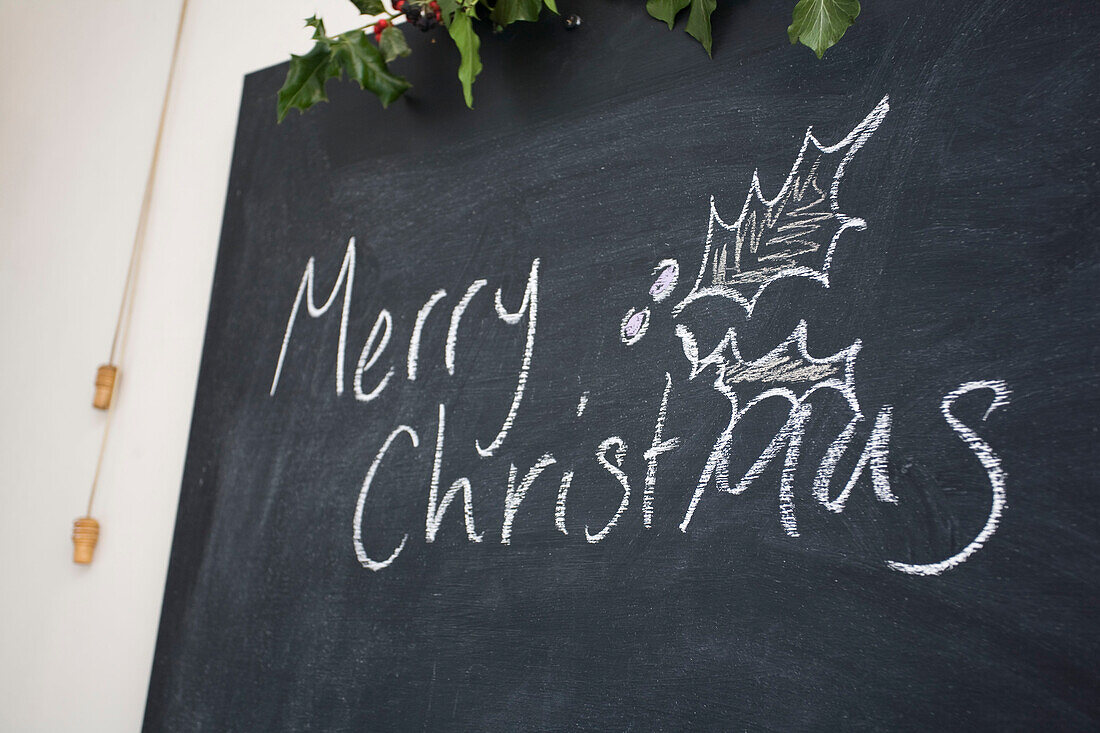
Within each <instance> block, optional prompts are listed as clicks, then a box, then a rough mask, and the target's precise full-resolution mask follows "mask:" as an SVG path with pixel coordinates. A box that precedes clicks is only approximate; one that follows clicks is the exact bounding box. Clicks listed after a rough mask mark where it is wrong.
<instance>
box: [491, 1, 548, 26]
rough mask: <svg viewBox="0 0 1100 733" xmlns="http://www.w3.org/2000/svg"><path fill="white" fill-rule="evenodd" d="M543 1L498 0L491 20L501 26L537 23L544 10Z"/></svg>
mask: <svg viewBox="0 0 1100 733" xmlns="http://www.w3.org/2000/svg"><path fill="white" fill-rule="evenodd" d="M542 1H543V0H497V4H496V5H494V6H493V12H492V13H491V14H490V15H489V19H490V20H492V21H493V22H494V23H496V24H497V25H499V26H506V25H509V24H511V23H515V22H516V21H517V20H526V21H528V22H533V21H536V20H538V19H539V12H540V11H541V10H542ZM551 1H552V0H551Z"/></svg>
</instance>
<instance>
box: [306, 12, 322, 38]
mask: <svg viewBox="0 0 1100 733" xmlns="http://www.w3.org/2000/svg"><path fill="white" fill-rule="evenodd" d="M306 28H312V29H313V40H315V41H320V40H321V39H323V38H324V37H325V21H323V20H321V19H320V18H318V17H317V16H316V15H312V16H310V17H308V18H306Z"/></svg>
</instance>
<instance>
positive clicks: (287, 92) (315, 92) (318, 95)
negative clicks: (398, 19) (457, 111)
mask: <svg viewBox="0 0 1100 733" xmlns="http://www.w3.org/2000/svg"><path fill="white" fill-rule="evenodd" d="M306 26H307V27H310V28H313V39H314V41H316V42H315V43H314V44H313V48H312V49H310V51H309V53H307V54H305V55H303V56H297V55H291V57H290V69H289V70H288V71H287V74H286V81H284V82H283V87H282V89H280V90H279V95H278V103H277V105H276V115H277V117H278V120H279V122H282V121H283V118H285V117H286V116H287V113H288V112H290V110H291V109H297V110H299V111H302V110H307V109H309V108H310V107H312V106H313V105H315V104H317V103H318V102H327V101H328V95H327V94H326V93H325V83H326V82H327V81H328V80H329V79H334V78H340V77H342V76H343V75H344V74H345V73H346V74H347V75H348V77H349V78H351V79H354V80H355V81H357V82H359V87H360V88H361V89H367V90H369V91H371V92H373V93H374V94H375V96H377V97H378V99H379V100H380V101H381V102H382V106H383V107H387V106H389V105H390V104H391V103H392V102H393V101H394V100H396V99H397V98H398V97H400V96H401V95H402V94H404V93H405V92H406V91H407V90H408V89H409V82H407V81H406V80H405V79H403V78H402V77H400V76H396V75H394V74H392V73H390V70H389V68H388V67H387V66H386V62H387V58H386V56H385V55H384V52H383V50H382V49H380V48H379V47H378V46H376V45H374V44H373V43H371V41H370V39H369V38H367V34H366V33H364V32H363V30H362V29H356V30H352V31H348V32H347V33H341V34H340V35H338V36H335V37H330V36H327V35H325V25H324V23H322V22H321V19H320V18H317V17H316V16H314V17H312V18H309V19H308V20H307V21H306ZM392 30H397V29H392ZM397 34H398V38H397V39H395V38H393V37H392V36H391V37H390V39H389V41H388V43H386V42H384V45H386V46H387V48H388V51H387V52H385V53H390V54H393V56H392V58H396V57H397V56H402V55H408V52H409V48H408V45H407V44H405V38H404V36H402V35H401V34H400V31H397ZM383 35H385V33H384V32H383ZM402 49H403V50H402ZM392 58H391V59H390V60H392Z"/></svg>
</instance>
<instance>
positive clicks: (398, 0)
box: [393, 0, 405, 10]
mask: <svg viewBox="0 0 1100 733" xmlns="http://www.w3.org/2000/svg"><path fill="white" fill-rule="evenodd" d="M403 7H405V0H393V9H394V10H400V9H401V8H403Z"/></svg>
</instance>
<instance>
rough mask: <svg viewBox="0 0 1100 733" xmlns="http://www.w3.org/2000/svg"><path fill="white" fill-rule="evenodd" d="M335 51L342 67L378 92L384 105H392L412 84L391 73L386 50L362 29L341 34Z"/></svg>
mask: <svg viewBox="0 0 1100 733" xmlns="http://www.w3.org/2000/svg"><path fill="white" fill-rule="evenodd" d="M332 51H333V56H334V58H335V59H336V61H337V63H339V65H340V68H342V69H343V70H344V71H346V72H347V74H348V76H350V77H351V78H352V79H354V80H355V81H357V82H359V86H360V87H361V88H363V89H367V90H370V91H371V92H374V94H375V96H377V97H378V99H379V100H381V102H382V106H383V107H388V106H389V105H390V104H391V103H392V102H393V101H394V100H396V99H397V98H398V97H400V96H401V95H402V94H404V93H405V92H406V91H408V89H409V87H410V84H409V82H408V81H406V80H405V79H403V78H402V77H400V76H396V75H395V74H391V73H390V70H389V68H388V67H387V66H386V59H385V58H384V57H383V56H382V51H381V50H380V49H379V48H378V47H377V46H375V45H374V44H373V43H371V42H370V40H368V39H367V35H366V34H365V33H364V32H363V31H361V30H355V31H348V32H347V33H342V34H340V35H339V36H337V38H336V39H335V42H334V43H333V44H332Z"/></svg>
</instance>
